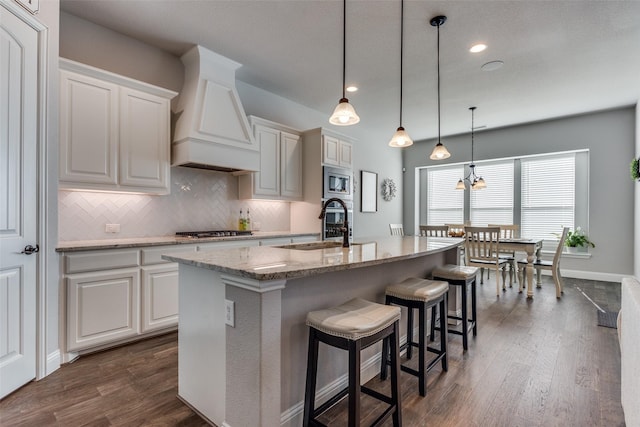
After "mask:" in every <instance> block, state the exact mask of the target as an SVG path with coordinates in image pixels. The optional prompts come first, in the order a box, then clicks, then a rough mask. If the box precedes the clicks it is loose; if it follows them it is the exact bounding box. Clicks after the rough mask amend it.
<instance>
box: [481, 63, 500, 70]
mask: <svg viewBox="0 0 640 427" xmlns="http://www.w3.org/2000/svg"><path fill="white" fill-rule="evenodd" d="M503 65H504V62H502V61H491V62H487V63H486V64H484V65H483V66H482V67H480V68H482V71H495V70H497V69H499V68H502V66H503Z"/></svg>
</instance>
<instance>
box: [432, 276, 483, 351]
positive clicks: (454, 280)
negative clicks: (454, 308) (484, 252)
mask: <svg viewBox="0 0 640 427" xmlns="http://www.w3.org/2000/svg"><path fill="white" fill-rule="evenodd" d="M477 273H478V268H477V267H466V266H460V265H453V264H446V265H444V266H442V267H437V268H436V269H435V270H433V273H432V276H433V280H446V281H447V282H449V284H450V285H453V286H460V287H461V288H462V316H453V315H447V316H443V313H447V312H446V311H440V318H441V319H442V318H443V317H446V318H449V319H455V320H461V321H462V329H461V330H457V329H455V327H448V328H447V329H448V330H449V333H450V334H455V335H462V348H463V350H465V351H466V350H467V349H468V339H469V338H468V335H469V329H473V336H474V337H475V336H476V335H477V334H478V329H477V325H476V319H477V306H476V274H477ZM467 285H471V318H469V314H468V306H467ZM435 318H436V316H435V311H433V312H432V313H431V341H433V335H434V331H435V330H440V328H436V327H435Z"/></svg>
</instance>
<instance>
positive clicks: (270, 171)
mask: <svg viewBox="0 0 640 427" xmlns="http://www.w3.org/2000/svg"><path fill="white" fill-rule="evenodd" d="M249 119H250V121H251V126H252V128H253V136H254V139H255V140H256V142H257V143H258V145H259V147H260V172H254V173H251V174H246V175H241V176H239V193H240V198H241V199H272V200H300V199H302V140H301V139H300V133H299V132H298V131H297V130H295V129H292V128H289V127H287V126H284V125H280V124H278V123H274V122H271V121H268V120H264V119H261V118H258V117H253V116H252V117H250V118H249Z"/></svg>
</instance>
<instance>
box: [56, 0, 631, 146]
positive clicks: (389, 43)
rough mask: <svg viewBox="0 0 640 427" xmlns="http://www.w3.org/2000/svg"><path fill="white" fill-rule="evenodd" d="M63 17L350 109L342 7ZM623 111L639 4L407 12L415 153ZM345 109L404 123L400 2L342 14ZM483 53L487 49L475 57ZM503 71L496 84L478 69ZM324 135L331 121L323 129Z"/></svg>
mask: <svg viewBox="0 0 640 427" xmlns="http://www.w3.org/2000/svg"><path fill="white" fill-rule="evenodd" d="M61 8H62V10H63V11H66V12H68V13H70V14H73V15H76V16H79V17H81V18H84V19H86V20H89V21H92V22H95V23H97V24H99V25H102V26H105V27H108V28H111V29H113V30H115V31H118V32H120V33H123V34H125V35H128V36H131V37H134V38H136V39H140V40H142V41H144V42H146V43H148V44H151V45H154V46H158V47H160V48H162V49H164V50H166V51H168V52H170V53H173V54H175V55H176V56H180V55H181V54H182V53H184V52H186V50H188V49H189V48H190V47H191V46H193V45H194V44H200V45H203V46H205V47H207V48H209V49H210V50H213V51H215V52H218V53H220V54H222V55H225V56H227V57H229V58H231V59H233V60H235V61H237V62H239V63H241V64H243V66H242V67H241V68H240V69H239V70H238V72H237V78H238V79H239V80H242V81H244V82H246V83H248V84H251V85H254V86H257V87H260V88H263V89H265V90H267V91H270V92H273V93H276V94H278V95H281V96H283V97H285V98H289V99H291V100H293V101H296V102H298V103H301V104H303V105H306V106H308V107H311V108H314V109H316V110H319V111H323V112H326V113H327V118H328V116H329V115H330V114H331V112H332V110H333V108H334V107H335V105H336V104H337V101H338V99H339V98H340V97H341V90H342V88H341V85H342V1H339V0H277V1H270V0H228V1H223V0H209V1H205V0H108V1H107V0H61ZM441 14H443V15H446V16H447V17H448V20H447V22H446V23H445V24H444V25H443V26H442V27H441V29H440V47H441V50H440V64H441V94H442V134H443V135H448V134H455V133H462V132H468V130H469V128H470V113H469V110H468V108H469V107H470V106H477V107H478V109H477V110H476V114H475V115H476V120H475V123H476V126H487V127H488V128H496V127H501V126H506V125H511V124H516V123H524V122H531V121H537V120H544V119H547V118H551V117H558V116H564V115H571V114H579V113H583V112H589V111H595V110H601V109H607V108H612V107H618V106H626V105H635V104H636V103H637V100H638V99H639V98H640V1H633V0H628V1H586V0H577V1H525V0H521V1H484V0H474V1H453V0H449V1H441V2H436V1H413V0H406V1H405V48H404V118H403V124H404V127H405V128H406V129H407V131H408V132H409V134H410V135H411V136H412V138H413V139H414V140H420V139H425V138H431V137H434V136H436V135H437V113H436V111H437V109H436V105H437V102H436V39H437V30H436V28H435V27H432V26H431V25H429V20H430V19H431V18H432V17H434V16H436V15H441ZM346 37H347V52H346V54H347V60H346V63H347V64H346V65H347V83H348V84H349V83H354V84H356V85H357V86H358V87H359V88H360V90H359V91H358V92H356V93H354V94H348V95H347V97H348V98H349V99H350V101H351V103H352V104H353V105H354V106H355V108H356V110H357V112H358V114H359V115H360V117H361V121H360V124H358V125H356V126H363V127H366V128H367V129H368V130H371V131H374V132H379V133H380V134H381V135H388V137H389V138H390V137H391V135H392V134H393V132H394V131H395V128H396V127H397V126H398V122H399V79H400V68H399V58H400V55H399V46H400V1H399V0H379V1H378V0H349V1H347V36H346ZM477 42H484V43H486V44H487V45H488V49H487V50H485V51H484V52H482V53H479V54H471V53H469V52H468V49H469V47H470V46H471V45H473V44H475V43H477ZM493 60H501V61H504V67H502V68H501V69H499V70H497V71H492V72H487V71H482V70H481V68H480V67H481V65H482V64H484V63H486V62H489V61H493ZM327 123H328V121H327Z"/></svg>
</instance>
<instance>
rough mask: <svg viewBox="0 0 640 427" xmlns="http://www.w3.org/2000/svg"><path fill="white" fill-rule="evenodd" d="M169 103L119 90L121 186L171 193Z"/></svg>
mask: <svg viewBox="0 0 640 427" xmlns="http://www.w3.org/2000/svg"><path fill="white" fill-rule="evenodd" d="M169 151H170V146H169V100H168V99H166V98H162V97H159V96H155V95H151V94H148V93H143V92H140V91H137V90H134V89H129V88H125V87H122V88H120V163H119V164H120V185H122V186H133V187H145V188H158V189H164V190H165V191H164V192H166V193H168V192H169Z"/></svg>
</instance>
